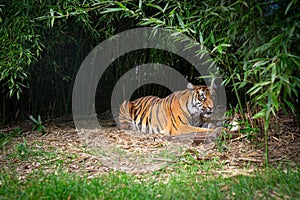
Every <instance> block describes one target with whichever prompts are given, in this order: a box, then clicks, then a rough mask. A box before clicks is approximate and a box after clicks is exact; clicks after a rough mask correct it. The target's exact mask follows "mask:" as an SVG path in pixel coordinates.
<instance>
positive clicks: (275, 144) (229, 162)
mask: <svg viewBox="0 0 300 200" xmlns="http://www.w3.org/2000/svg"><path fill="white" fill-rule="evenodd" d="M278 121H279V122H280V123H279V125H278V126H276V128H274V127H273V129H272V130H271V131H270V132H269V162H270V164H271V165H274V166H277V165H282V164H286V163H288V164H289V165H299V164H300V133H299V129H298V128H297V127H295V126H294V125H293V120H292V119H279V120H278ZM102 125H103V130H101V131H99V130H85V131H78V130H76V129H75V127H74V124H73V122H72V121H69V122H57V121H56V122H54V121H52V122H48V123H46V124H45V127H46V130H45V134H43V135H42V134H41V133H39V132H37V131H31V130H27V131H23V132H22V134H21V136H18V137H14V138H12V139H11V141H10V142H9V143H7V144H6V145H5V146H3V147H2V153H1V155H0V167H1V168H3V169H5V170H11V168H12V167H13V169H15V170H16V172H17V173H18V174H20V178H21V179H22V177H23V178H24V177H25V176H26V174H29V173H31V172H32V171H33V170H36V169H39V168H43V170H46V171H47V170H48V171H49V172H50V171H52V172H53V171H55V170H57V166H61V168H63V169H64V170H66V171H69V172H78V173H83V174H88V175H89V177H94V176H97V175H99V174H102V173H106V172H108V171H112V170H121V171H126V172H133V173H143V172H149V171H153V170H156V169H159V168H161V167H163V166H167V165H168V164H170V163H174V162H176V161H178V159H180V158H181V157H182V155H183V154H186V153H187V152H188V153H190V154H191V155H192V156H193V157H194V159H196V160H203V161H209V160H216V163H220V164H221V163H222V165H224V167H223V168H222V170H220V171H215V172H214V173H216V174H221V175H223V176H228V177H230V176H235V175H243V174H247V173H251V172H252V171H253V170H255V169H256V168H257V167H260V166H263V165H264V142H263V140H262V139H261V138H263V137H261V136H256V137H252V138H250V137H247V135H244V134H240V133H237V134H235V135H234V137H233V138H231V139H227V140H226V142H223V143H220V142H219V143H216V142H213V143H208V144H202V143H200V144H198V145H195V144H192V143H183V144H181V143H180V142H176V143H174V142H170V141H168V140H165V139H164V137H163V136H162V135H139V134H127V133H125V132H124V131H122V130H120V129H119V128H118V127H116V126H114V125H113V123H110V122H107V121H105V122H102ZM275 129H276V130H275ZM22 148H23V150H22ZM24 149H25V150H24ZM220 149H222V150H220ZM203 173H205V172H203Z"/></svg>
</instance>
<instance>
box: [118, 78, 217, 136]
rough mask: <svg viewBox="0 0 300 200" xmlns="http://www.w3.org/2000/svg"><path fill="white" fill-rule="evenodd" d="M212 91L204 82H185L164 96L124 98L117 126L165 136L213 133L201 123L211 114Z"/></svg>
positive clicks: (212, 109)
mask: <svg viewBox="0 0 300 200" xmlns="http://www.w3.org/2000/svg"><path fill="white" fill-rule="evenodd" d="M214 95H215V91H214V89H213V88H212V87H208V86H205V85H198V86H195V85H193V84H192V83H188V84H187V88H186V89H185V90H182V91H176V92H173V93H172V94H170V95H169V96H167V97H165V98H159V97H157V96H145V97H141V98H138V99H136V100H133V101H128V100H125V101H123V103H122V104H121V106H120V112H119V117H118V119H119V127H120V128H121V129H125V130H134V131H139V132H143V133H150V134H155V133H162V134H166V135H169V136H176V135H181V134H190V133H197V134H198V133H200V134H203V136H205V135H207V134H211V133H213V132H214V130H213V129H209V128H202V127H201V125H202V124H203V123H204V121H206V120H207V119H210V118H211V117H212V114H213V111H214V103H213V97H214Z"/></svg>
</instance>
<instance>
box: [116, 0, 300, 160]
mask: <svg viewBox="0 0 300 200" xmlns="http://www.w3.org/2000/svg"><path fill="white" fill-rule="evenodd" d="M297 3H298V1H297V0H291V1H279V0H278V1H235V2H233V3H231V2H230V1H229V2H227V1H221V2H220V1H216V0H207V1H194V2H190V1H168V2H166V1H154V0H148V1H142V2H140V4H133V3H127V4H125V3H124V4H122V6H120V5H119V4H115V5H114V6H115V7H114V8H115V10H114V11H116V12H120V10H118V9H116V8H120V7H122V8H123V9H122V12H123V13H124V16H125V15H126V16H128V15H129V16H131V17H134V18H138V19H139V20H140V23H139V24H140V25H141V26H153V27H163V28H168V29H172V30H177V31H179V32H182V33H184V34H186V35H189V36H190V37H191V38H193V39H194V40H196V41H198V42H199V45H200V46H201V47H202V50H201V51H199V55H201V54H203V53H207V54H209V55H210V56H211V59H212V61H213V62H214V63H215V64H216V65H217V66H218V69H219V71H220V72H221V74H222V77H223V79H224V82H223V83H224V84H225V85H226V86H227V87H228V88H232V90H233V91H234V93H235V98H236V99H237V101H238V105H239V109H240V111H241V112H242V113H243V108H244V107H245V105H244V103H245V102H250V103H251V108H253V111H252V113H254V118H262V119H263V121H264V124H263V127H262V128H263V130H264V134H265V142H266V143H265V145H266V152H268V145H267V140H268V135H267V133H268V132H267V131H268V129H269V127H270V120H271V116H276V114H277V111H279V110H281V109H282V110H287V109H292V110H293V111H295V109H294V106H295V103H294V102H295V101H293V99H294V98H297V97H298V95H299V94H298V91H297V89H299V88H300V79H299V75H300V73H299V71H300V57H299V55H300V48H299V44H300V31H299V29H300V25H299V18H300V10H299V6H298V4H297ZM110 9H111V8H110ZM256 111H258V112H256ZM267 160H268V159H267V156H266V161H267Z"/></svg>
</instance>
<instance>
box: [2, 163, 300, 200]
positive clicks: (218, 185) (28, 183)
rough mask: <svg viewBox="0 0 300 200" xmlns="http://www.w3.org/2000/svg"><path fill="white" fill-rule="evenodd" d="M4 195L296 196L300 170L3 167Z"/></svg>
mask: <svg viewBox="0 0 300 200" xmlns="http://www.w3.org/2000/svg"><path fill="white" fill-rule="evenodd" d="M0 172H1V173H0V183H1V187H0V198H1V199H41V198H42V199H44V198H45V199H227V198H229V199H253V198H254V199H297V198H299V195H300V194H299V189H298V188H299V179H300V174H299V169H298V168H296V169H287V170H285V171H282V170H280V169H271V170H269V171H268V172H255V173H253V174H252V176H247V175H239V176H232V177H230V178H226V177H222V176H221V175H213V174H211V173H207V174H201V171H199V170H197V169H196V168H193V169H191V168H187V169H182V168H178V169H172V170H161V171H159V172H155V173H153V174H141V175H136V176H135V175H131V174H125V173H121V172H111V173H107V174H103V175H99V177H93V178H88V177H85V176H84V177H81V176H79V175H78V174H74V173H67V172H64V171H63V170H57V171H56V172H55V173H49V172H43V171H41V170H36V171H34V172H33V173H31V174H28V175H27V176H26V179H25V180H22V181H20V177H18V176H16V175H15V174H13V173H5V172H3V169H1V171H0Z"/></svg>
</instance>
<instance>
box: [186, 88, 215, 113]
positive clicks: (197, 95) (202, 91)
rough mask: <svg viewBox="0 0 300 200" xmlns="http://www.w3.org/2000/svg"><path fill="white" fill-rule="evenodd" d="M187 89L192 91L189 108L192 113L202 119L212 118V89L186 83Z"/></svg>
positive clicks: (213, 92)
mask: <svg viewBox="0 0 300 200" xmlns="http://www.w3.org/2000/svg"><path fill="white" fill-rule="evenodd" d="M187 88H188V89H189V90H191V91H192V99H191V107H190V109H191V111H192V113H193V114H200V116H201V117H203V118H210V117H212V114H213V111H214V103H213V98H214V94H215V91H214V89H212V88H211V87H207V86H203V85H200V86H194V85H193V84H191V83H188V85H187Z"/></svg>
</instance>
